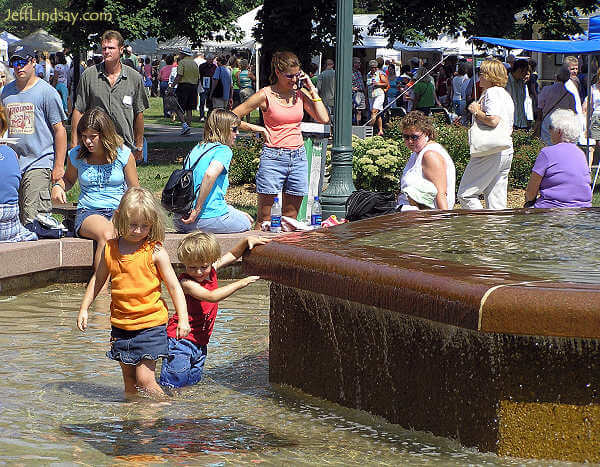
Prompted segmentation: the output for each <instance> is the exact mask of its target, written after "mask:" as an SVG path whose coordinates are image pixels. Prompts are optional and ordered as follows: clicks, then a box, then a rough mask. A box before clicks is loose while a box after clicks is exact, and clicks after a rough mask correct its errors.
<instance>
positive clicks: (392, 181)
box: [352, 136, 410, 191]
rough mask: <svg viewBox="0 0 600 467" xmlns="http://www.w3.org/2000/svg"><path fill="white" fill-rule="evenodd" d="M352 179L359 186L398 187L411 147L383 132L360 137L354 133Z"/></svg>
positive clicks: (371, 188)
mask: <svg viewBox="0 0 600 467" xmlns="http://www.w3.org/2000/svg"><path fill="white" fill-rule="evenodd" d="M352 147H353V149H354V157H353V171H352V172H353V173H352V175H353V179H354V185H355V186H356V188H357V189H365V190H372V191H396V190H397V189H398V187H399V186H400V175H401V174H402V167H404V165H405V164H406V161H407V160H408V157H409V156H410V151H409V150H408V149H407V148H406V146H404V144H402V145H400V144H398V142H397V141H395V140H393V139H385V138H383V137H381V136H373V137H370V138H365V139H360V138H358V137H356V136H353V137H352Z"/></svg>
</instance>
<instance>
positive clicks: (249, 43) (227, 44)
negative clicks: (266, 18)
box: [202, 5, 262, 50]
mask: <svg viewBox="0 0 600 467" xmlns="http://www.w3.org/2000/svg"><path fill="white" fill-rule="evenodd" d="M261 8H262V5H261V6H257V7H256V8H254V9H253V10H250V11H249V12H248V13H244V14H243V15H242V16H240V17H239V18H238V19H237V21H236V22H235V25H236V26H237V27H238V28H240V29H241V30H242V34H243V36H242V38H241V39H240V40H238V41H221V42H219V41H204V42H203V43H202V48H204V49H207V50H215V49H237V48H240V49H254V47H255V42H256V41H255V40H254V38H253V37H252V28H253V27H254V26H255V25H256V14H257V13H258V10H260V9H261ZM223 34H225V32H224V31H221V32H219V33H218V34H217V35H223Z"/></svg>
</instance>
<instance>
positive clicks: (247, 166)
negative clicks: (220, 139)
mask: <svg viewBox="0 0 600 467" xmlns="http://www.w3.org/2000/svg"><path fill="white" fill-rule="evenodd" d="M262 145H263V142H262V140H261V139H259V138H256V137H248V138H239V139H238V140H237V141H236V144H235V146H234V147H233V148H232V150H233V158H232V159H231V165H230V166H229V183H231V184H232V185H243V184H244V183H254V181H255V179H256V171H257V170H258V162H259V159H260V152H261V150H262Z"/></svg>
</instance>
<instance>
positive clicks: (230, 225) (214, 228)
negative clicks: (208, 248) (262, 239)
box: [173, 205, 251, 234]
mask: <svg viewBox="0 0 600 467" xmlns="http://www.w3.org/2000/svg"><path fill="white" fill-rule="evenodd" d="M228 208H229V212H228V213H227V214H223V215H222V216H218V217H209V218H208V219H201V218H198V219H196V222H192V223H191V224H184V223H183V222H181V216H174V217H173V225H175V228H176V229H177V232H180V233H189V232H195V231H196V230H201V231H202V232H210V233H215V234H221V233H237V232H246V231H247V230H250V227H251V225H250V219H248V217H247V216H246V215H245V214H244V213H243V212H242V211H240V210H238V209H236V208H234V207H232V206H229V205H228Z"/></svg>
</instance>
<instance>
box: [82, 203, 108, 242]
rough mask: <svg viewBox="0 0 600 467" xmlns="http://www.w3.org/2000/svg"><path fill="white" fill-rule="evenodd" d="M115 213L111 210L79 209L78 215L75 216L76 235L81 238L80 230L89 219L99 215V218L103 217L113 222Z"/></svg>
mask: <svg viewBox="0 0 600 467" xmlns="http://www.w3.org/2000/svg"><path fill="white" fill-rule="evenodd" d="M114 213H115V210H114V209H109V208H102V209H86V208H81V209H78V210H77V214H76V215H75V235H77V236H79V229H81V224H83V221H84V220H85V219H86V218H87V217H90V216H93V215H97V216H102V217H104V218H106V219H108V220H111V219H112V216H113V214H114Z"/></svg>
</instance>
